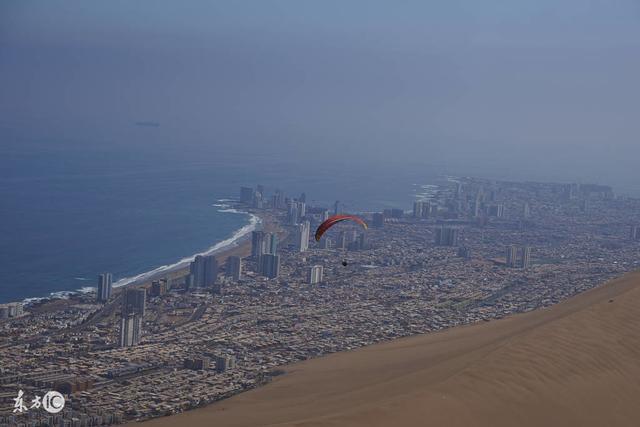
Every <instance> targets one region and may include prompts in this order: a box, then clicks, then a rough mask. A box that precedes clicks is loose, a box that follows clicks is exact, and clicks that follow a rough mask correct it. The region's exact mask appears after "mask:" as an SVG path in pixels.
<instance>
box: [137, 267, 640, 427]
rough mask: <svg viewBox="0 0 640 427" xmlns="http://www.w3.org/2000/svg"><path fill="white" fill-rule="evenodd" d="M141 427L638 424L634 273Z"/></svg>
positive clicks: (366, 352)
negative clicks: (559, 300) (557, 300)
mask: <svg viewBox="0 0 640 427" xmlns="http://www.w3.org/2000/svg"><path fill="white" fill-rule="evenodd" d="M287 371H288V373H287V375H284V376H282V377H279V378H278V379H277V380H275V381H274V382H273V383H271V384H269V385H267V386H265V387H262V388H260V389H256V390H253V391H250V392H247V393H243V394H240V395H238V396H236V397H234V398H231V399H228V400H225V401H222V402H219V403H217V404H214V405H211V406H209V407H206V408H202V409H198V410H195V411H191V412H187V413H184V414H180V415H177V416H172V417H168V418H162V419H157V420H153V421H151V422H148V423H147V424H149V426H150V427H151V426H164V425H166V426H174V425H188V426H200V425H202V426H205V425H207V426H209V425H216V426H256V425H278V426H421V425H429V426H510V427H511V426H599V427H600V426H638V425H640V273H633V274H629V275H627V276H625V277H623V278H621V279H617V280H614V281H612V282H610V283H608V284H606V285H603V286H602V287H600V288H598V289H594V290H592V291H589V292H586V293H584V294H582V295H579V296H577V297H575V298H573V299H571V300H569V301H566V302H564V303H562V304H558V305H556V306H554V307H551V308H549V309H544V310H539V311H535V312H531V313H527V314H522V315H517V316H513V317H510V318H507V319H503V320H499V321H493V322H488V323H482V324H477V325H471V326H466V327H460V328H454V329H451V330H447V331H443V332H439V333H433V334H429V335H423V336H416V337H411V338H406V339H402V340H398V341H394V342H390V343H385V344H379V345H374V346H371V347H367V348H363V349H360V350H356V351H352V352H347V353H338V354H333V355H330V356H327V357H323V358H320V359H316V360H311V361H307V362H303V363H300V364H296V365H293V366H291V367H289V368H288V370H287Z"/></svg>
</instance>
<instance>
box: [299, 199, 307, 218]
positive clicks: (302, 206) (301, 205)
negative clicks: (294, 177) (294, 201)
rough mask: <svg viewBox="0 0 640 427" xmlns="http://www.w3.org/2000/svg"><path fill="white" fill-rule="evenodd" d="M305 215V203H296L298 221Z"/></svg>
mask: <svg viewBox="0 0 640 427" xmlns="http://www.w3.org/2000/svg"><path fill="white" fill-rule="evenodd" d="M306 215H307V205H306V203H305V202H301V201H299V202H298V220H301V219H302V218H304V217H305V216H306Z"/></svg>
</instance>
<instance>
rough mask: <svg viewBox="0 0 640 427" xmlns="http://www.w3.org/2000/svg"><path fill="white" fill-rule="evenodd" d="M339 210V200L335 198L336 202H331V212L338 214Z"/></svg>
mask: <svg viewBox="0 0 640 427" xmlns="http://www.w3.org/2000/svg"><path fill="white" fill-rule="evenodd" d="M339 212H340V201H339V200H336V202H335V203H334V204H333V214H334V215H338V213H339Z"/></svg>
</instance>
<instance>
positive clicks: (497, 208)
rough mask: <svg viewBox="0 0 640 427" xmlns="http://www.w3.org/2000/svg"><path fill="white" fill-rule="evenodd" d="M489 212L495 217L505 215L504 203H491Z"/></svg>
mask: <svg viewBox="0 0 640 427" xmlns="http://www.w3.org/2000/svg"><path fill="white" fill-rule="evenodd" d="M487 214H488V215H489V216H492V217H495V218H502V217H504V204H503V203H496V204H493V205H490V206H489V208H488V210H487Z"/></svg>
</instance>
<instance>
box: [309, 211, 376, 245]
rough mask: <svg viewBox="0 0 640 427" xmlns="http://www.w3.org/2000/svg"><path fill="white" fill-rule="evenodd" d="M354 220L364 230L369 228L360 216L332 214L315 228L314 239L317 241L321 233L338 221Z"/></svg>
mask: <svg viewBox="0 0 640 427" xmlns="http://www.w3.org/2000/svg"><path fill="white" fill-rule="evenodd" d="M347 220H350V221H355V222H357V223H358V224H360V225H361V226H363V227H364V229H365V230H366V229H367V228H369V227H368V226H367V223H366V222H364V221H363V220H362V219H361V218H359V217H357V216H355V215H333V216H330V217H329V218H327V219H326V220H325V221H324V222H323V223H322V224H320V225H319V226H318V229H317V230H316V241H319V240H320V238H321V237H322V235H323V234H324V233H325V232H326V231H327V230H328V229H330V228H331V227H333V225H334V224H337V223H339V222H342V221H347Z"/></svg>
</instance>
